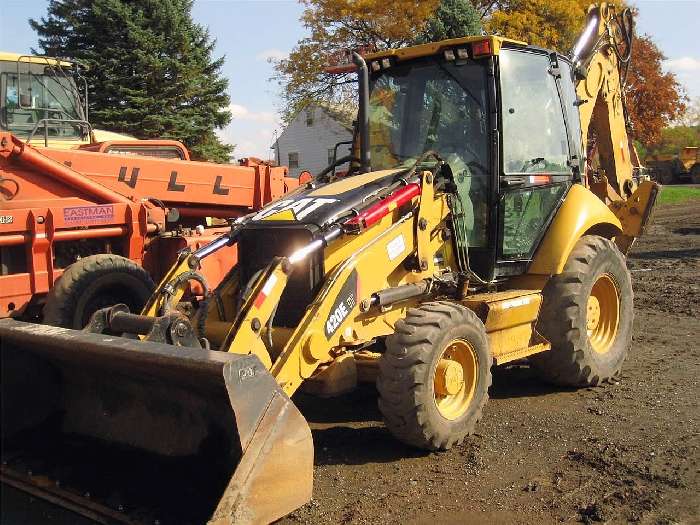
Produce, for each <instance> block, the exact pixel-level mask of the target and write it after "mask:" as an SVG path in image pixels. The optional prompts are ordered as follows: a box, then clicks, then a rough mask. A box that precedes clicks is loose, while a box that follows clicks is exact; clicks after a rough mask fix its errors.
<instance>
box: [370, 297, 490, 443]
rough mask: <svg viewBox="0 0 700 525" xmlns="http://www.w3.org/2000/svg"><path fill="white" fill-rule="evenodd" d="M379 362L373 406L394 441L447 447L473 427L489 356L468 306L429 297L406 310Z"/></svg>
mask: <svg viewBox="0 0 700 525" xmlns="http://www.w3.org/2000/svg"><path fill="white" fill-rule="evenodd" d="M395 330H396V331H395V333H394V334H393V335H391V336H389V337H387V339H386V352H385V353H384V355H383V356H382V358H381V359H380V361H379V376H378V378H377V389H378V390H379V409H380V411H381V412H382V414H383V415H384V421H385V424H386V426H387V428H388V429H389V431H390V432H391V433H392V434H393V435H394V436H395V437H396V438H398V439H399V440H400V441H403V442H404V443H407V444H409V445H412V446H415V447H418V448H422V449H427V450H447V449H449V448H450V447H452V445H454V444H455V443H460V442H461V441H462V440H463V439H464V437H465V436H467V435H468V434H471V433H472V432H473V431H474V426H475V425H476V423H477V421H479V419H481V413H482V409H483V407H484V405H485V404H486V401H487V400H488V388H489V386H491V364H492V357H491V354H490V352H489V348H488V340H487V338H486V330H485V328H484V325H483V323H482V322H481V320H480V319H479V318H478V317H477V316H476V314H474V312H472V311H471V310H469V309H467V308H465V307H463V306H461V305H457V304H453V303H449V302H431V303H426V304H423V305H421V306H420V307H419V308H414V309H411V310H409V311H408V315H407V316H406V318H405V319H402V320H400V321H398V322H397V323H396V327H395Z"/></svg>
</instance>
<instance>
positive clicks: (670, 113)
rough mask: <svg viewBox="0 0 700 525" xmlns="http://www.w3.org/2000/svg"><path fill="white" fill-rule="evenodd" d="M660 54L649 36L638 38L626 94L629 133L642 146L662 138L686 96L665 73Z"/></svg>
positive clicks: (669, 75)
mask: <svg viewBox="0 0 700 525" xmlns="http://www.w3.org/2000/svg"><path fill="white" fill-rule="evenodd" d="M664 59H665V57H664V55H663V53H662V52H661V51H660V50H659V48H658V47H657V46H656V44H654V42H653V41H652V40H651V37H649V36H646V35H644V36H641V37H639V38H637V39H636V40H635V42H634V45H633V47H632V63H631V66H630V70H629V73H628V75H627V83H626V85H625V97H626V101H627V112H628V114H629V117H630V120H631V123H632V135H633V136H634V138H635V139H636V140H638V141H639V142H641V143H642V144H644V145H647V146H648V145H652V144H655V143H657V142H658V141H659V140H660V139H661V130H662V129H664V128H665V127H666V126H668V125H669V124H670V123H671V122H673V121H674V120H676V119H677V118H679V117H680V116H682V115H683V113H684V112H685V109H686V105H685V102H686V100H687V99H686V96H685V94H684V91H683V88H682V86H681V85H680V84H679V83H678V80H677V79H676V76H675V75H674V74H673V73H669V72H664V71H663V68H662V62H663V60H664Z"/></svg>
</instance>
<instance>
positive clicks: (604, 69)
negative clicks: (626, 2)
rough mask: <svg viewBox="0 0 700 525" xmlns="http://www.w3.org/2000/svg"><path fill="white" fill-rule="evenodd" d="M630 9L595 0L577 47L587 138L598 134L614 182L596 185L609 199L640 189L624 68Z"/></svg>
mask: <svg viewBox="0 0 700 525" xmlns="http://www.w3.org/2000/svg"><path fill="white" fill-rule="evenodd" d="M626 13H627V11H622V12H620V11H619V10H618V8H617V7H616V6H615V5H613V4H607V3H601V4H599V5H592V6H591V7H590V8H589V10H588V17H587V24H586V30H585V31H584V33H583V35H582V36H581V38H580V39H579V41H578V43H577V45H576V48H575V49H574V60H575V66H577V70H578V73H579V78H580V79H579V81H578V83H577V85H576V92H577V95H578V98H579V100H580V102H581V106H580V107H579V113H580V116H581V130H582V143H583V144H584V145H587V144H588V140H589V139H590V138H591V137H590V135H592V134H595V143H596V147H597V150H598V156H599V159H600V167H601V169H602V172H601V174H602V175H604V176H605V177H606V178H607V183H608V184H609V186H610V188H607V187H602V188H601V187H595V186H593V187H592V188H591V189H593V190H594V192H595V193H596V194H598V196H599V197H602V198H604V199H605V200H608V199H609V200H619V199H620V198H622V199H626V198H627V197H629V196H630V195H631V194H632V193H633V192H634V189H635V183H634V180H633V178H632V173H633V164H632V159H631V155H630V149H631V148H630V143H629V137H628V135H627V125H626V119H625V110H624V102H623V96H624V94H623V78H622V75H623V74H621V71H622V70H624V69H626V65H627V63H628V62H629V59H630V57H629V52H630V49H631V47H630V46H631V38H632V35H631V31H632V27H631V21H630V22H628V18H627V16H628V15H627V14H626ZM628 23H629V24H630V25H627V24H628ZM622 39H624V40H625V42H621V41H620V40H622ZM621 45H622V46H623V47H625V51H624V54H622V53H621V51H620V46H621ZM606 186H607V184H606ZM601 190H602V191H601ZM610 190H612V191H610Z"/></svg>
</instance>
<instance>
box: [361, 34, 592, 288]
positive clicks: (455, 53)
mask: <svg viewBox="0 0 700 525" xmlns="http://www.w3.org/2000/svg"><path fill="white" fill-rule="evenodd" d="M367 64H368V67H369V70H370V72H371V73H370V82H369V89H370V96H369V106H368V111H367V112H368V120H369V133H368V135H369V152H370V167H371V170H372V171H377V170H384V169H392V168H397V167H405V168H407V169H408V168H411V167H412V166H413V165H414V164H415V162H416V161H417V160H418V159H419V158H421V156H422V155H423V154H424V153H426V152H428V151H431V150H432V151H434V152H436V153H437V154H438V155H439V156H440V157H441V158H442V159H443V161H444V162H445V163H446V164H447V165H449V168H450V170H446V171H447V172H448V173H450V172H451V177H452V179H453V182H454V187H455V188H456V190H455V199H454V200H453V202H454V203H455V206H454V208H453V216H454V220H455V232H454V234H455V241H456V245H457V246H456V247H457V249H458V251H462V252H464V253H463V255H464V257H462V258H460V260H461V261H464V262H463V264H467V265H468V266H469V268H462V270H470V271H471V272H472V273H475V274H476V276H478V277H479V278H480V279H482V280H484V281H492V280H494V279H497V278H499V277H506V276H510V275H518V274H522V273H524V272H525V271H526V269H527V265H528V263H529V261H531V260H532V257H533V255H534V252H535V250H536V249H537V246H538V245H539V242H540V240H541V239H542V237H543V235H544V232H545V231H546V228H547V226H548V224H549V222H550V221H551V220H552V218H553V216H554V214H555V212H556V210H557V209H558V207H559V205H560V204H561V202H562V201H563V198H564V196H565V195H566V192H567V190H568V188H569V187H570V186H571V184H572V181H574V180H576V179H578V178H579V173H580V169H581V162H582V159H583V154H582V148H581V138H580V137H581V130H580V123H579V116H578V110H577V108H576V105H575V103H576V92H575V87H574V81H573V76H572V69H571V64H570V62H569V61H568V60H567V59H566V58H565V57H563V56H560V55H557V54H554V53H551V52H549V51H546V50H542V49H537V48H533V47H530V46H526V45H524V44H523V43H520V42H516V41H509V40H507V39H501V38H497V37H486V38H485V37H466V38H463V39H455V40H451V41H446V42H441V43H438V44H427V45H424V46H417V47H413V48H406V49H400V50H395V51H389V52H386V53H384V54H382V53H378V54H376V55H370V56H368V57H367ZM421 162H425V163H426V169H430V168H431V163H432V167H434V166H435V164H436V162H437V161H435V160H433V159H428V160H424V161H421Z"/></svg>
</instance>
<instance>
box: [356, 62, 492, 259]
mask: <svg viewBox="0 0 700 525" xmlns="http://www.w3.org/2000/svg"><path fill="white" fill-rule="evenodd" d="M487 85H488V84H487V76H486V67H485V66H484V62H475V61H468V62H462V63H460V64H456V63H455V62H445V61H443V60H442V59H441V58H437V57H431V58H428V59H425V60H421V61H416V62H413V63H410V64H406V65H402V66H397V67H393V68H391V69H388V70H386V71H383V72H382V73H381V74H380V75H379V76H378V77H376V78H375V79H374V81H373V83H372V92H371V95H370V104H369V134H370V140H369V142H370V157H371V165H372V169H373V170H382V169H389V168H394V167H398V166H406V167H411V166H413V164H414V163H415V162H416V160H417V159H418V158H419V157H420V156H421V155H422V154H423V153H425V152H427V151H430V150H433V151H435V152H436V153H437V154H438V155H440V157H441V158H442V159H443V160H444V161H445V162H446V163H447V164H449V166H450V168H451V170H452V174H453V176H454V182H455V185H456V189H457V196H458V199H457V200H458V202H459V213H458V215H459V218H458V220H459V223H460V232H459V234H458V237H459V239H458V242H459V243H460V245H462V246H467V245H468V246H469V247H484V246H486V244H487V241H488V229H487V225H488V210H489V186H490V185H489V169H488V165H489V155H488V151H489V149H488V144H489V142H488V137H489V131H488V130H489V126H488V88H487ZM426 163H431V164H434V163H435V160H434V159H432V158H429V159H427V160H426Z"/></svg>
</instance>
